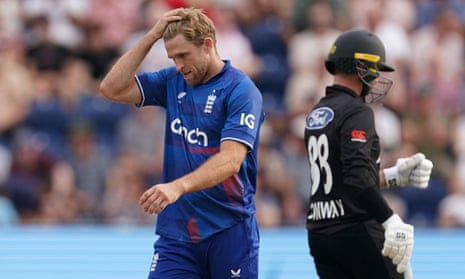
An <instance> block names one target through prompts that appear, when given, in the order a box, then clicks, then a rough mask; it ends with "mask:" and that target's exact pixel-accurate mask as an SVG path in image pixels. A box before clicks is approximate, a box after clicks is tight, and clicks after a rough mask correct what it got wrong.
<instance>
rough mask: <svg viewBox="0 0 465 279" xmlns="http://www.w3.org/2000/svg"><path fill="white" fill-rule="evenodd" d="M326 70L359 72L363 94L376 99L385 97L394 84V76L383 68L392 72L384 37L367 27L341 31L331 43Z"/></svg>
mask: <svg viewBox="0 0 465 279" xmlns="http://www.w3.org/2000/svg"><path fill="white" fill-rule="evenodd" d="M325 67H326V70H327V71H328V72H329V73H331V74H333V75H334V74H335V73H336V72H343V73H346V74H357V75H358V76H359V79H360V81H361V82H362V83H363V89H362V96H363V97H364V98H366V97H367V96H368V95H370V97H371V99H370V100H368V101H367V102H369V103H373V102H376V101H377V100H379V99H381V98H382V97H384V96H385V95H386V94H387V92H388V91H389V89H390V88H391V86H392V80H390V79H388V78H385V77H383V76H381V75H380V72H392V71H394V68H392V67H391V66H389V65H387V64H386V53H385V49H384V45H383V43H382V41H381V40H380V39H379V38H378V36H376V35H375V34H374V33H371V32H368V31H365V30H350V31H347V32H344V33H342V34H341V35H339V37H338V38H337V39H336V41H335V42H334V44H333V46H332V47H331V49H330V51H329V54H328V57H327V59H326V61H325Z"/></svg>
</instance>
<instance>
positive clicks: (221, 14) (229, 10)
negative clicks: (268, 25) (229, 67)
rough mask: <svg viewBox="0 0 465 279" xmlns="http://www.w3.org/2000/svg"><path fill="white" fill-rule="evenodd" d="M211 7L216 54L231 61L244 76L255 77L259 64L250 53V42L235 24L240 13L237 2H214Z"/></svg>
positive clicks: (253, 54)
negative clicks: (215, 35)
mask: <svg viewBox="0 0 465 279" xmlns="http://www.w3.org/2000/svg"><path fill="white" fill-rule="evenodd" d="M213 7H214V8H215V9H214V11H215V12H214V14H213V21H214V22H215V25H216V30H217V33H216V34H217V38H218V52H219V53H220V55H221V56H222V57H224V58H225V59H229V60H231V61H232V63H233V65H234V66H235V67H237V68H238V69H240V70H242V71H243V72H244V73H245V74H247V75H249V76H255V75H256V74H257V71H258V68H259V67H258V65H260V64H259V61H258V59H257V57H256V55H255V53H253V51H252V46H251V44H250V41H249V40H248V38H247V37H246V36H245V35H244V34H243V33H242V32H241V30H240V28H239V25H238V24H237V16H238V13H241V10H239V9H238V5H237V2H234V3H233V2H228V1H216V2H215V4H214V6H213Z"/></svg>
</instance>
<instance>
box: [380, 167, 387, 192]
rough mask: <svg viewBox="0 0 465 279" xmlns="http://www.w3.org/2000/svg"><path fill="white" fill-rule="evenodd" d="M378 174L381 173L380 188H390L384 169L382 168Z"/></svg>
mask: <svg viewBox="0 0 465 279" xmlns="http://www.w3.org/2000/svg"><path fill="white" fill-rule="evenodd" d="M378 174H379V188H380V189H386V188H388V187H387V185H386V179H385V177H384V170H380V171H379V173H378Z"/></svg>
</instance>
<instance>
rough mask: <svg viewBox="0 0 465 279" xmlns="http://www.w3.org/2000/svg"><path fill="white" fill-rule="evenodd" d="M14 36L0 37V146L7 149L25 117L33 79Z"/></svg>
mask: <svg viewBox="0 0 465 279" xmlns="http://www.w3.org/2000/svg"><path fill="white" fill-rule="evenodd" d="M23 47H24V46H23V45H22V44H21V42H20V41H19V39H18V38H17V37H3V38H2V37H0V61H1V63H0V107H1V117H0V144H5V145H6V146H8V145H9V144H10V143H11V137H12V135H13V133H14V131H15V130H16V129H17V127H18V126H19V125H20V124H21V123H22V122H23V121H24V119H25V118H26V117H27V114H28V111H29V106H30V104H31V102H32V100H33V93H34V91H33V76H32V73H31V71H29V69H28V68H27V66H26V65H25V59H24V56H23V55H24V53H23V52H22V51H23Z"/></svg>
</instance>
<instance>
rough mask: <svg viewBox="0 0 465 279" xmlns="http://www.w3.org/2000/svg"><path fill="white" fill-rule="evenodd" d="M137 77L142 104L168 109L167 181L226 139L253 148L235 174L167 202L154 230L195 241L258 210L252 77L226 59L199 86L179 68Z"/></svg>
mask: <svg viewBox="0 0 465 279" xmlns="http://www.w3.org/2000/svg"><path fill="white" fill-rule="evenodd" d="M136 81H137V83H138V86H139V89H140V92H141V94H142V102H141V104H140V106H149V105H156V106H161V107H164V108H166V127H165V146H164V162H163V181H165V182H169V181H172V180H174V179H177V178H179V177H181V176H184V175H185V174H187V173H189V172H191V171H193V170H195V169H196V168H198V167H199V166H200V165H201V164H202V163H203V162H205V161H206V160H207V159H209V158H210V157H211V156H213V155H214V154H215V153H217V152H218V151H219V148H220V143H221V141H223V140H234V141H238V142H241V143H243V144H245V145H246V146H247V147H248V149H249V152H248V154H247V156H246V158H245V159H244V161H243V163H242V166H241V168H240V171H239V172H238V173H237V174H236V175H234V176H232V177H230V178H229V179H227V180H225V181H223V182H222V183H220V184H218V185H216V186H214V187H212V188H208V189H206V190H202V191H198V192H194V193H188V194H185V195H183V196H181V197H180V199H179V200H178V201H177V202H175V203H174V204H171V205H169V206H167V207H166V208H165V209H164V210H163V211H162V212H161V213H160V214H159V215H158V218H157V224H156V233H157V234H159V235H163V236H165V237H168V238H172V239H176V240H181V241H186V242H194V243H195V242H200V241H202V240H204V239H206V238H208V237H209V236H211V235H212V234H214V233H217V232H219V231H222V230H224V229H226V228H229V227H231V226H233V225H235V224H237V223H239V222H241V221H243V220H244V219H245V218H248V217H250V216H252V215H254V214H255V202H254V195H255V191H256V174H257V149H258V148H257V145H258V141H259V127H260V125H261V124H262V122H263V120H264V112H263V107H262V105H263V104H262V95H261V93H260V91H259V90H258V89H257V87H256V86H255V84H254V83H253V82H252V81H251V80H250V78H249V77H247V76H246V75H245V74H244V73H243V72H241V71H239V70H238V69H236V68H234V67H232V66H231V64H230V61H225V66H224V67H223V69H222V71H221V72H220V73H219V74H218V75H216V76H215V77H213V78H212V79H211V80H209V81H208V83H206V84H200V85H197V86H195V87H192V86H190V85H189V84H188V83H187V82H186V81H185V80H184V77H183V76H182V74H180V73H178V72H177V71H176V69H175V67H170V68H166V69H163V70H160V71H158V72H149V73H141V74H138V75H137V76H136Z"/></svg>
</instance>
